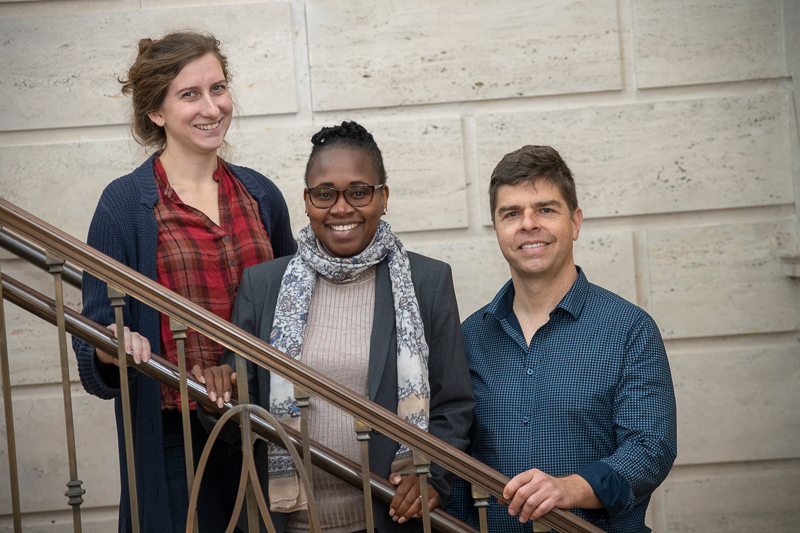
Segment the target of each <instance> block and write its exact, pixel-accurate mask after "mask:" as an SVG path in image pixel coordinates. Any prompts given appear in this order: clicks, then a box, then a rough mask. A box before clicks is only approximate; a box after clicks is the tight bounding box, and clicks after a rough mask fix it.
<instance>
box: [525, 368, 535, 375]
mask: <svg viewBox="0 0 800 533" xmlns="http://www.w3.org/2000/svg"><path fill="white" fill-rule="evenodd" d="M525 373H526V374H528V375H529V376H532V375H533V369H532V368H529V369H528V370H526V371H525Z"/></svg>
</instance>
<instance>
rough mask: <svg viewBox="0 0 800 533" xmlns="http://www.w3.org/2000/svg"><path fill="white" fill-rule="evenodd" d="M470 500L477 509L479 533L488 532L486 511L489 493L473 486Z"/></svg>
mask: <svg viewBox="0 0 800 533" xmlns="http://www.w3.org/2000/svg"><path fill="white" fill-rule="evenodd" d="M472 499H473V500H474V501H475V507H477V508H478V520H479V521H480V526H481V533H487V532H488V531H489V522H488V521H487V519H486V509H488V508H489V491H487V490H486V489H484V488H483V487H479V486H477V485H475V484H473V485H472Z"/></svg>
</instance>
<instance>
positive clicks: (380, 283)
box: [369, 260, 397, 401]
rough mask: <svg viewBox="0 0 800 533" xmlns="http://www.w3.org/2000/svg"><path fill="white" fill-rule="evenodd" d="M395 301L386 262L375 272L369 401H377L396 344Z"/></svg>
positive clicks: (370, 344) (379, 264)
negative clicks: (376, 397) (387, 359)
mask: <svg viewBox="0 0 800 533" xmlns="http://www.w3.org/2000/svg"><path fill="white" fill-rule="evenodd" d="M396 336H397V328H396V326H395V316H394V300H393V298H392V282H391V280H390V279H389V266H388V263H387V262H386V260H384V261H381V262H380V263H378V266H377V267H376V272H375V315H374V317H373V319H372V336H371V337H370V343H369V399H370V401H375V395H376V394H377V393H378V387H379V386H380V384H381V378H382V377H383V370H384V368H385V366H386V358H387V357H389V350H390V348H391V347H392V346H394V345H395V343H396V339H395V338H396Z"/></svg>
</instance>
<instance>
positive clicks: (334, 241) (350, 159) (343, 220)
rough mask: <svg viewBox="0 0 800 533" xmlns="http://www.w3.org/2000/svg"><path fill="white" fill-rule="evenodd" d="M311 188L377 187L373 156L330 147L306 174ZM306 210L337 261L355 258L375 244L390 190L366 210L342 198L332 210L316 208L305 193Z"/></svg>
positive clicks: (376, 197)
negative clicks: (375, 237)
mask: <svg viewBox="0 0 800 533" xmlns="http://www.w3.org/2000/svg"><path fill="white" fill-rule="evenodd" d="M307 178H308V187H311V188H313V187H318V186H320V185H324V186H326V187H333V188H334V189H338V190H344V189H346V188H348V187H351V186H353V185H378V184H379V183H380V180H379V177H378V172H377V170H376V168H375V165H374V164H373V161H372V160H371V159H370V156H369V155H368V154H367V153H366V152H364V151H363V150H359V149H352V148H347V147H338V146H335V147H331V148H328V149H326V150H323V151H322V152H320V153H319V154H318V155H317V156H316V158H315V159H314V162H313V163H312V165H311V168H309V169H308V173H307ZM304 198H305V201H306V210H307V211H308V218H309V219H310V222H311V228H312V229H313V230H314V233H315V234H316V236H317V238H318V239H319V240H320V242H321V243H322V245H323V246H325V248H326V249H327V250H328V252H329V253H330V254H331V255H333V256H335V257H352V256H354V255H358V254H359V253H361V252H362V251H363V250H364V249H365V248H366V247H367V246H368V245H369V243H370V241H372V237H373V236H374V235H375V231H376V230H377V229H378V222H380V219H381V214H383V212H384V211H385V210H386V204H387V201H388V200H389V188H388V187H385V186H384V187H382V188H380V189H378V190H376V191H375V194H374V196H373V197H372V201H371V202H370V203H369V204H367V205H366V206H364V207H353V206H351V205H350V204H348V203H347V201H346V200H345V199H344V195H342V194H339V197H338V199H337V200H336V203H335V204H334V205H333V207H331V208H330V209H320V208H317V207H314V204H312V203H311V200H310V199H309V197H308V191H306V192H305V193H304Z"/></svg>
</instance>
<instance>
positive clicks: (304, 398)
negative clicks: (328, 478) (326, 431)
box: [294, 385, 314, 498]
mask: <svg viewBox="0 0 800 533" xmlns="http://www.w3.org/2000/svg"><path fill="white" fill-rule="evenodd" d="M294 399H295V402H297V408H298V409H300V435H301V436H302V438H303V467H304V468H305V470H306V475H307V476H308V481H309V482H310V483H311V486H310V487H309V494H307V495H306V496H307V497H309V498H311V497H312V494H313V492H314V478H313V477H312V475H311V437H310V436H309V434H308V407H309V406H310V405H311V402H310V399H311V395H310V394H309V393H308V392H306V391H304V390H303V389H301V388H300V387H298V386H297V385H295V386H294Z"/></svg>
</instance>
